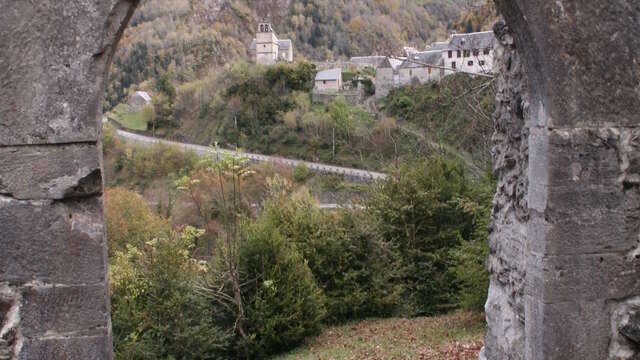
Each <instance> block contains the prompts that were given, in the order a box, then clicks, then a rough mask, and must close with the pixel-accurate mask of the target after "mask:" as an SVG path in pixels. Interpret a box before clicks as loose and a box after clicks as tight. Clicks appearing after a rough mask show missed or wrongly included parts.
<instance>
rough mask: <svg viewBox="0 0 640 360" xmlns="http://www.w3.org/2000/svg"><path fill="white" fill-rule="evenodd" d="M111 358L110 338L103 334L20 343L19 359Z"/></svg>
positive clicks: (32, 340)
mask: <svg viewBox="0 0 640 360" xmlns="http://www.w3.org/2000/svg"><path fill="white" fill-rule="evenodd" d="M110 358H111V338H110V337H109V336H107V335H104V336H91V337H70V338H52V339H42V340H36V339H29V340H25V342H24V344H23V345H22V351H21V352H20V355H19V357H18V359H19V360H33V359H47V360H67V359H69V360H70V359H82V360H102V359H110Z"/></svg>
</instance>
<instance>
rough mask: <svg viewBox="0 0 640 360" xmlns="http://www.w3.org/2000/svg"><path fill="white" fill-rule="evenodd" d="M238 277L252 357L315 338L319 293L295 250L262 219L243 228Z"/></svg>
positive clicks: (319, 316) (319, 312) (320, 307)
mask: <svg viewBox="0 0 640 360" xmlns="http://www.w3.org/2000/svg"><path fill="white" fill-rule="evenodd" d="M244 238H245V239H244V241H243V243H242V248H241V253H240V258H241V259H243V262H242V264H241V271H240V273H241V274H242V275H243V277H244V280H245V282H246V283H247V285H246V287H245V289H244V291H243V297H244V299H245V301H246V306H247V322H246V323H247V326H248V331H249V333H250V334H251V337H252V340H251V342H252V343H251V351H252V355H251V357H252V358H265V357H266V356H267V355H269V354H272V353H275V352H280V351H283V350H287V349H290V348H292V347H293V346H295V345H297V344H299V343H301V342H302V341H303V340H304V339H305V338H306V337H308V336H310V335H315V334H317V333H318V332H319V330H320V324H321V322H322V319H323V318H324V315H325V310H324V307H323V302H322V294H321V292H320V290H319V289H318V287H317V286H316V284H315V283H314V281H313V276H312V274H311V271H310V270H309V268H308V266H307V264H306V262H305V260H304V258H303V257H302V255H301V254H300V253H299V252H298V251H297V249H296V247H295V245H294V244H293V243H292V242H290V241H288V240H287V239H286V238H285V237H284V236H283V235H282V234H280V232H279V231H278V229H277V228H276V227H275V226H274V225H273V224H271V223H269V222H268V221H265V219H259V220H257V221H255V222H252V223H250V224H246V225H245V227H244Z"/></svg>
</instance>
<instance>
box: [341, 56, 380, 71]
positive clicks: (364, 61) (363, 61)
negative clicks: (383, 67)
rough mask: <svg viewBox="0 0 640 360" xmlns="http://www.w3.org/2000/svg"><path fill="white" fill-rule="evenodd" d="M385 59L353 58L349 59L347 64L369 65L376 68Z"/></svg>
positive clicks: (371, 57) (373, 57)
mask: <svg viewBox="0 0 640 360" xmlns="http://www.w3.org/2000/svg"><path fill="white" fill-rule="evenodd" d="M386 58H387V57H386V56H384V55H372V56H354V57H352V58H351V59H349V62H350V63H352V64H358V65H370V66H373V67H374V68H377V67H378V66H380V63H382V62H383V61H384V60H385V59H386Z"/></svg>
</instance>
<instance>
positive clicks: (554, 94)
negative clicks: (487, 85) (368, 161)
mask: <svg viewBox="0 0 640 360" xmlns="http://www.w3.org/2000/svg"><path fill="white" fill-rule="evenodd" d="M496 5H497V6H498V8H499V10H500V12H501V14H502V15H503V17H504V19H505V23H500V24H498V25H496V27H495V32H496V34H497V35H498V37H499V39H500V44H499V45H498V52H499V53H496V58H497V59H496V67H498V68H499V69H500V76H499V78H498V88H499V89H498V94H497V110H496V113H495V129H496V131H495V136H494V140H495V148H494V163H495V172H496V174H497V175H498V177H499V184H498V192H497V194H496V197H495V201H494V211H493V218H492V224H491V228H490V231H491V234H490V257H489V260H488V267H489V270H490V272H491V285H490V289H489V297H488V300H487V304H486V313H487V321H488V332H487V336H486V345H485V348H484V349H483V353H482V354H481V358H486V359H501V360H502V359H585V360H589V359H594V360H595V359H638V358H640V113H639V111H638V109H640V38H639V37H638V36H637V29H638V28H639V26H640V2H638V1H632V0H612V1H570V0H556V1H547V0H496Z"/></svg>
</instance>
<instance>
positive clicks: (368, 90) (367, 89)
mask: <svg viewBox="0 0 640 360" xmlns="http://www.w3.org/2000/svg"><path fill="white" fill-rule="evenodd" d="M361 82H362V85H363V86H364V93H365V94H366V95H367V96H372V95H374V94H375V93H376V85H375V84H374V83H373V81H371V79H369V78H366V79H363V80H362V81H361Z"/></svg>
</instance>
